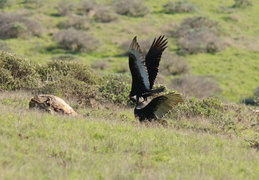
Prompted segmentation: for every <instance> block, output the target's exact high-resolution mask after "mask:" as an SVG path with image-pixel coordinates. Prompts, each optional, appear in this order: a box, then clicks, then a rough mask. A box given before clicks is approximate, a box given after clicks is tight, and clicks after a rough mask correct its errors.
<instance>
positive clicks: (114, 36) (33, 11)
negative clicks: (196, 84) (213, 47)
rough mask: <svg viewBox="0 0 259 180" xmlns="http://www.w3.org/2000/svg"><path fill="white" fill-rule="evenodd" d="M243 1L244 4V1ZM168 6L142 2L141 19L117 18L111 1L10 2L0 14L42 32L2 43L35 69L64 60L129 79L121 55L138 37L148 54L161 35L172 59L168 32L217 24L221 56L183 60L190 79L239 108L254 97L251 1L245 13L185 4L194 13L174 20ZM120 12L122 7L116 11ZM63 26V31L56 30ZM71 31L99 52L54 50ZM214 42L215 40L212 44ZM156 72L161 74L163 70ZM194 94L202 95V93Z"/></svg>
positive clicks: (200, 0) (199, 2) (198, 0)
mask: <svg viewBox="0 0 259 180" xmlns="http://www.w3.org/2000/svg"><path fill="white" fill-rule="evenodd" d="M243 1H245V2H247V0H243ZM86 2H96V3H90V4H92V6H93V7H92V6H91V7H92V10H90V12H87V11H86V8H90V7H89V6H90V5H89V4H88V5H85V6H83V4H84V3H85V4H87V3H86ZM117 2H120V1H119V0H118V1H117ZM167 2H168V1H166V0H163V1H159V3H158V2H154V1H149V0H146V1H143V4H142V5H143V6H144V7H146V10H147V12H146V13H145V14H144V16H140V17H134V16H130V15H127V16H126V15H120V14H118V13H116V12H115V11H116V8H115V5H114V1H101V0H98V1H97V0H96V1H89V0H88V1H87V0H82V1H73V2H69V1H65V0H63V1H61V0H60V1H58V0H54V1H48V0H46V1H41V0H36V1H23V0H17V1H15V3H14V2H13V1H11V0H10V1H8V2H7V3H6V5H5V6H4V7H3V8H2V9H3V10H2V11H3V12H4V13H10V12H12V13H15V14H18V15H19V16H22V17H24V18H29V19H32V20H34V21H37V22H39V23H40V25H41V27H40V28H39V27H38V29H37V28H35V27H34V28H35V30H37V31H39V29H40V32H41V33H40V34H39V35H37V36H31V35H30V36H28V35H24V33H21V37H19V36H18V38H6V39H3V40H2V41H1V42H4V43H6V45H7V46H8V47H9V51H11V52H13V53H16V54H18V55H19V56H22V57H26V58H29V59H31V60H33V61H34V62H37V63H41V64H45V63H46V62H47V61H49V60H51V59H53V58H59V57H60V56H63V57H64V56H66V57H69V58H72V59H73V61H79V62H83V63H86V64H89V65H93V66H94V67H95V68H97V69H101V71H102V72H125V71H126V73H127V74H128V72H127V57H125V56H121V55H122V54H124V53H125V51H126V50H127V48H128V46H129V44H130V41H131V39H132V38H133V37H134V36H138V39H139V41H140V44H141V45H142V46H143V48H144V49H145V48H146V49H147V48H148V46H149V44H150V43H151V41H152V39H153V38H154V37H158V36H159V35H161V34H165V35H166V36H167V37H168V41H169V46H168V48H167V49H166V52H165V53H167V54H176V53H177V51H178V50H177V49H178V47H177V38H175V37H174V36H173V35H172V32H173V31H175V30H176V29H177V27H178V26H179V25H180V24H181V23H182V21H183V20H184V19H186V18H189V17H197V16H202V17H206V18H209V19H210V20H212V21H215V22H216V23H217V29H218V30H219V32H220V36H219V37H218V39H221V40H222V43H223V44H222V46H224V47H225V48H224V49H223V50H222V51H221V52H218V53H213V54H210V53H198V54H186V55H184V56H183V58H184V59H185V60H186V62H187V63H188V66H189V67H190V69H191V71H190V72H189V73H191V75H201V76H206V77H209V78H211V79H212V80H214V81H217V82H218V83H219V86H220V88H221V90H222V91H221V93H218V96H219V97H221V98H222V99H225V100H227V101H233V102H239V101H241V100H243V99H245V98H247V97H251V96H253V91H254V89H255V88H256V87H258V82H259V81H258V66H257V64H258V63H257V62H258V47H259V41H258V40H257V39H258V26H257V24H258V23H259V20H258V18H256V17H257V14H258V10H259V4H258V3H257V2H256V0H250V1H248V2H251V5H250V6H247V7H244V8H242V7H234V6H235V1H234V0H225V1H205V0H190V1H188V3H189V5H190V6H191V7H194V9H195V11H193V12H189V13H188V12H186V13H173V14H170V13H166V11H165V7H163V5H164V4H166V3H167ZM171 2H176V1H171ZM131 3H133V2H130V1H129V2H127V3H124V4H128V6H129V5H131ZM93 4H94V5H93ZM95 4H97V5H95ZM97 7H98V8H97ZM122 8H125V7H120V8H119V9H122ZM90 9H91V8H90ZM176 9H177V8H176ZM178 9H179V8H178ZM142 11H144V10H136V12H142ZM99 14H100V15H99ZM97 15H98V16H97ZM107 17H108V20H107ZM80 18H81V21H80ZM105 18H106V19H105ZM78 19H79V20H78ZM82 19H83V20H82ZM17 21H18V20H17ZM74 21H78V24H77V26H73V25H71V22H74ZM102 21H105V22H102ZM62 23H63V27H62V26H61V25H60V24H62ZM64 24H65V25H64ZM72 24H73V23H72ZM71 26H72V27H74V28H79V29H80V30H82V31H84V32H85V33H87V34H89V35H90V36H92V37H94V38H96V40H97V41H98V43H97V44H96V45H97V47H98V48H97V49H95V50H94V51H91V52H84V51H72V50H65V49H62V48H61V47H59V46H58V44H57V42H56V41H55V38H54V37H55V34H57V33H58V32H60V31H61V30H62V29H68V28H69V27H71ZM18 28H19V26H18ZM25 29H26V28H25ZM28 29H31V27H28V28H27V30H28ZM18 30H19V29H18ZM21 31H22V30H21ZM81 39H82V38H81ZM216 41H217V39H215V42H216ZM82 43H83V44H84V43H85V44H86V46H87V47H90V46H95V44H93V43H92V44H87V43H90V40H87V39H86V40H84V41H83V42H82ZM161 63H163V60H162V62H161ZM161 71H162V72H161V73H163V70H161ZM163 78H164V79H165V80H164V81H163V82H167V85H169V86H170V82H171V79H173V78H175V76H168V75H166V76H165V77H163ZM190 88H191V87H190ZM199 91H202V87H200V89H199Z"/></svg>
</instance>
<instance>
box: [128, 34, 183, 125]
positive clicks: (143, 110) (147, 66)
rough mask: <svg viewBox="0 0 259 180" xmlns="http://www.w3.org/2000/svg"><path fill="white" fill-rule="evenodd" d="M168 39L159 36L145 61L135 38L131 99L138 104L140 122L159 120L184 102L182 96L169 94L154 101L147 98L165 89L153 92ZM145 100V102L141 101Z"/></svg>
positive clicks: (130, 51)
mask: <svg viewBox="0 0 259 180" xmlns="http://www.w3.org/2000/svg"><path fill="white" fill-rule="evenodd" d="M166 44H167V39H165V38H164V36H159V37H158V39H154V41H153V43H152V45H151V47H150V49H149V51H148V53H147V55H146V58H145V59H144V57H143V54H142V51H141V49H140V46H139V44H138V42H137V37H134V39H133V40H132V43H131V45H130V49H129V68H130V71H131V76H132V86H131V91H130V95H129V98H130V99H131V100H132V101H133V102H135V103H136V106H135V109H134V114H135V117H137V118H139V121H140V122H142V121H144V120H148V121H152V120H159V119H161V118H163V116H164V115H165V114H166V113H168V112H169V111H170V110H172V108H173V107H174V106H175V105H176V104H178V103H180V102H183V99H182V97H181V95H180V94H177V93H168V94H165V95H160V96H157V97H155V98H153V99H152V100H148V99H147V97H149V96H151V95H154V94H155V93H160V92H162V91H163V90H164V89H163V88H162V89H155V90H153V89H152V88H153V85H154V82H155V79H156V76H157V73H158V67H159V62H160V60H161V56H162V53H163V51H164V50H165V49H166V47H167V46H166ZM140 98H144V101H140V100H139V99H140Z"/></svg>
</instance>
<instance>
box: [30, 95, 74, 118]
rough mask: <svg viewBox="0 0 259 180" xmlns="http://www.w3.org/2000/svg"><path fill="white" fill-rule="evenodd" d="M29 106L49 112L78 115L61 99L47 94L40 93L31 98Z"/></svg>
mask: <svg viewBox="0 0 259 180" xmlns="http://www.w3.org/2000/svg"><path fill="white" fill-rule="evenodd" d="M29 107H30V108H37V109H40V110H44V111H47V112H49V113H51V114H55V113H57V114H65V115H71V116H78V114H77V113H76V112H75V111H74V109H73V108H72V107H70V106H69V105H68V104H67V103H66V102H65V101H64V100H63V99H61V98H59V97H57V96H54V95H49V94H40V95H37V96H35V97H33V98H31V101H30V103H29Z"/></svg>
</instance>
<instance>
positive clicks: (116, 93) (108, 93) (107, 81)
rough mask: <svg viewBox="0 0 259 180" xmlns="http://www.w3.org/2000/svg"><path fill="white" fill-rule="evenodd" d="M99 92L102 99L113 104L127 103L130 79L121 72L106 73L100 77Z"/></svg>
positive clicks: (128, 102)
mask: <svg viewBox="0 0 259 180" xmlns="http://www.w3.org/2000/svg"><path fill="white" fill-rule="evenodd" d="M101 82H102V83H101V85H100V88H99V90H100V93H101V95H102V97H103V98H104V99H106V100H107V101H109V102H112V103H115V104H122V105H129V104H130V101H129V100H128V96H129V92H130V89H131V79H130V77H128V76H125V75H121V74H111V75H106V76H104V77H103V78H102V80H101Z"/></svg>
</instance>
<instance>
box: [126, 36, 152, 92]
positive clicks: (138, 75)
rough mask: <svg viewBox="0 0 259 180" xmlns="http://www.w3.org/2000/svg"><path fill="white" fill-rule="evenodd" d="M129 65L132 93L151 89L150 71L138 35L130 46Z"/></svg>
mask: <svg viewBox="0 0 259 180" xmlns="http://www.w3.org/2000/svg"><path fill="white" fill-rule="evenodd" d="M129 67H130V71H131V75H132V88H131V93H130V94H131V95H132V96H133V95H136V94H138V93H140V94H142V93H145V92H148V91H150V84H149V78H148V72H147V68H146V65H145V59H144V57H143V54H142V51H141V49H140V46H139V44H138V42H137V37H134V39H133V40H132V43H131V45H130V48H129Z"/></svg>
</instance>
